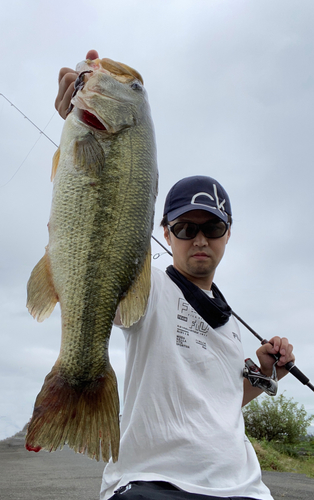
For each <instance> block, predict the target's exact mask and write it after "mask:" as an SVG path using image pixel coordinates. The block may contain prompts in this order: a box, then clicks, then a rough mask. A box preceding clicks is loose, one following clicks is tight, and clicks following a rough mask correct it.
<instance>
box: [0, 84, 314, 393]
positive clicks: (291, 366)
mask: <svg viewBox="0 0 314 500" xmlns="http://www.w3.org/2000/svg"><path fill="white" fill-rule="evenodd" d="M0 96H2V97H4V99H5V100H6V101H8V102H9V103H10V104H11V106H13V107H14V108H15V109H16V110H17V111H18V112H19V113H20V114H21V115H23V116H24V118H26V120H28V121H29V122H30V123H31V124H32V125H34V127H36V128H37V130H39V132H40V134H41V135H44V136H45V137H46V138H47V139H48V140H49V141H50V142H52V144H54V146H56V148H57V147H58V145H57V144H56V143H55V142H53V140H52V139H50V137H48V135H47V134H45V133H44V130H45V129H46V128H47V127H48V125H49V123H50V122H51V120H52V119H53V117H54V115H55V114H56V111H55V112H54V114H53V115H52V117H51V118H50V120H49V121H48V123H47V125H46V126H45V128H44V130H41V129H40V128H39V127H37V125H35V123H34V122H32V120H30V119H29V118H28V117H27V116H26V115H25V114H24V113H23V112H22V111H21V110H20V109H19V108H17V107H16V106H15V105H14V104H13V103H12V102H11V101H10V100H9V99H8V98H7V97H6V96H5V95H4V94H1V93H0ZM39 139H40V136H39V138H38V139H37V141H36V142H35V144H34V145H33V147H32V148H31V150H30V151H29V153H28V154H27V156H26V158H25V159H24V160H23V161H22V163H21V165H20V166H19V168H18V169H17V171H16V172H15V173H14V174H13V176H12V177H11V179H10V180H9V181H8V182H6V184H3V186H0V187H4V186H6V185H7V184H8V183H9V182H10V181H11V180H12V179H13V177H14V176H15V175H16V174H17V172H18V171H19V170H20V168H21V166H22V165H23V163H24V162H25V161H26V159H27V158H28V156H29V154H30V153H31V151H32V150H33V149H34V147H35V146H36V144H37V142H38V141H39ZM152 239H153V240H154V241H156V243H158V245H160V246H161V247H162V248H163V249H164V250H165V251H166V253H168V254H169V255H170V256H171V257H172V256H173V255H172V253H171V252H170V251H169V250H168V248H166V247H165V246H164V245H163V244H162V243H160V241H159V240H157V238H155V236H153V235H152ZM156 255H157V254H156ZM159 256H160V254H159V255H158V257H159ZM158 257H157V258H158ZM231 312H232V315H233V316H234V317H235V318H237V320H238V321H240V323H242V325H243V326H245V327H246V328H247V329H248V330H249V331H250V332H251V333H253V335H254V336H255V337H256V338H258V339H259V340H260V342H261V344H262V345H263V344H266V343H268V340H265V339H263V338H262V337H261V336H260V335H259V334H258V333H256V332H255V330H253V328H251V327H250V326H249V325H248V324H247V323H246V322H245V321H244V320H243V319H242V318H240V316H238V315H237V314H236V313H235V312H234V311H231ZM273 357H275V358H276V359H277V360H278V359H279V357H280V356H278V355H277V356H276V355H273ZM285 368H286V369H287V370H288V371H289V372H290V373H291V374H292V375H294V376H295V377H296V378H297V379H298V380H299V381H300V382H301V383H302V384H304V385H307V386H308V387H309V388H310V389H311V390H312V391H313V392H314V386H313V385H312V384H311V383H310V380H309V379H308V378H307V377H306V376H305V375H304V373H302V372H301V371H300V370H299V369H298V368H297V367H296V366H295V364H294V363H293V362H292V361H290V362H289V363H287V364H286V365H285Z"/></svg>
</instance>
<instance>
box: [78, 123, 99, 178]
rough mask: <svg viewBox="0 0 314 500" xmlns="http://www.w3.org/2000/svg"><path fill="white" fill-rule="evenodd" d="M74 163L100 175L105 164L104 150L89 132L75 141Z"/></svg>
mask: <svg viewBox="0 0 314 500" xmlns="http://www.w3.org/2000/svg"><path fill="white" fill-rule="evenodd" d="M74 154H75V160H76V165H77V167H78V168H80V169H82V170H87V171H88V170H91V171H92V172H94V173H95V174H96V175H100V174H101V173H102V171H103V169H104V166H105V152H104V150H103V148H102V147H101V145H100V144H99V142H98V141H97V139H96V137H95V136H94V135H93V134H92V133H91V132H89V133H88V134H86V135H84V137H82V138H80V139H78V140H77V141H76V142H75V146H74Z"/></svg>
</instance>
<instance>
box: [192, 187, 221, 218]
mask: <svg viewBox="0 0 314 500" xmlns="http://www.w3.org/2000/svg"><path fill="white" fill-rule="evenodd" d="M213 188H214V195H215V198H214V197H213V196H212V195H211V194H209V193H204V192H200V193H196V194H195V195H194V196H193V197H192V199H191V204H192V205H206V203H200V202H197V201H196V198H198V197H199V196H207V197H208V198H209V199H210V200H212V201H215V199H216V207H215V206H214V207H213V208H217V209H218V210H219V212H222V213H224V214H225V207H224V205H225V203H226V200H225V199H224V200H222V201H221V202H219V197H218V193H217V186H216V184H213ZM210 205H211V204H210Z"/></svg>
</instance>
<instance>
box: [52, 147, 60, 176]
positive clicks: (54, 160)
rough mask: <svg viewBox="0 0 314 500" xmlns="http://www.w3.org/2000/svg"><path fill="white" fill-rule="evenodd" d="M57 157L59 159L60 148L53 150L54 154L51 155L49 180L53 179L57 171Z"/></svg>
mask: <svg viewBox="0 0 314 500" xmlns="http://www.w3.org/2000/svg"><path fill="white" fill-rule="evenodd" d="M59 159H60V148H58V149H57V151H56V152H55V154H54V155H53V157H52V169H51V177H50V180H51V182H52V181H53V179H54V178H55V175H56V173H57V168H58V165H59Z"/></svg>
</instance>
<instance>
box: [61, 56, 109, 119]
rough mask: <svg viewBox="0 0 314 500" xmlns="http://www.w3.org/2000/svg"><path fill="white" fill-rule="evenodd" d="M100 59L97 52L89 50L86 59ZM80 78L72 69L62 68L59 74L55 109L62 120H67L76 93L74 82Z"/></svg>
mask: <svg viewBox="0 0 314 500" xmlns="http://www.w3.org/2000/svg"><path fill="white" fill-rule="evenodd" d="M98 57H99V55H98V52H97V51H96V50H89V51H88V52H87V54H86V59H97V58H98ZM77 77H78V73H77V71H74V69H71V68H61V69H60V72H59V89H58V95H57V98H56V101H55V108H56V110H57V111H58V113H59V115H60V116H61V118H63V119H64V120H65V119H66V112H67V110H68V108H69V106H70V101H71V96H72V94H73V91H74V82H75V80H76V79H77Z"/></svg>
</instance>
